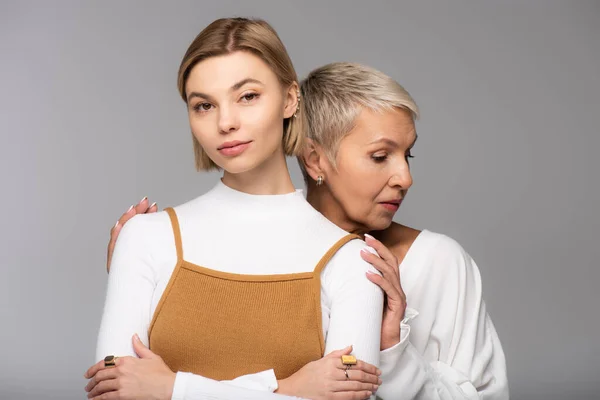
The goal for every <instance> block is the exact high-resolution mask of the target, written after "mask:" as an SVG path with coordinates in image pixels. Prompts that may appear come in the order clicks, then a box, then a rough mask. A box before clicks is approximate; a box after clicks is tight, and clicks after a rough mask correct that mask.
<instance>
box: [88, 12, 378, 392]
mask: <svg viewBox="0 0 600 400" xmlns="http://www.w3.org/2000/svg"><path fill="white" fill-rule="evenodd" d="M179 90H180V93H181V96H182V98H183V99H184V101H185V102H186V104H187V106H188V115H189V122H190V126H191V130H192V134H193V140H194V149H195V153H196V162H197V166H198V168H199V169H202V170H207V169H211V168H220V169H222V170H223V171H224V172H223V177H222V179H221V180H220V181H219V182H218V183H217V185H216V186H215V187H214V188H213V189H212V190H210V191H209V192H208V193H206V194H204V195H202V196H200V197H198V198H196V199H194V200H192V201H190V202H188V203H185V204H183V205H180V206H178V207H176V208H175V209H168V210H167V211H166V212H160V213H155V214H149V215H140V216H138V217H136V218H134V219H133V220H131V221H130V222H129V223H128V224H127V226H126V227H125V228H124V229H123V230H122V232H121V235H120V237H119V241H118V243H117V244H116V246H115V249H114V255H113V257H112V264H111V265H112V271H111V273H110V277H109V281H108V289H107V297H106V302H105V308H104V314H103V317H102V323H101V326H100V333H99V338H98V346H97V359H104V367H101V368H97V369H95V370H93V371H89V374H88V375H87V376H88V377H89V378H91V379H90V382H89V385H88V387H87V390H89V394H88V397H90V398H102V399H112V398H118V399H134V398H135V399H171V398H174V399H180V398H185V399H195V398H211V399H214V398H265V393H264V392H262V391H254V393H253V392H252V391H248V390H247V389H239V388H237V387H236V386H235V385H234V384H233V385H232V384H225V383H221V382H219V381H222V380H232V379H236V378H238V377H240V381H241V382H246V383H247V382H248V381H252V380H253V379H260V378H261V377H264V375H267V376H268V378H269V379H272V381H273V383H274V386H273V387H271V388H269V390H278V391H281V392H283V393H285V392H287V391H297V390H299V389H298V388H297V387H295V386H294V382H295V380H294V378H292V376H293V375H294V374H295V373H299V372H300V370H301V369H302V367H303V366H305V365H306V364H308V363H310V362H312V361H316V360H319V359H320V358H321V357H322V356H323V355H324V354H329V353H331V352H332V351H334V350H339V349H344V350H342V351H338V352H334V353H333V354H334V355H333V356H327V357H326V358H327V359H328V360H329V361H328V364H327V365H328V366H333V370H331V369H329V370H328V374H329V376H328V377H327V379H326V380H327V381H328V382H329V387H328V390H329V391H330V392H332V391H334V392H337V393H339V394H340V396H336V397H340V398H356V399H359V398H366V397H369V396H371V395H372V393H373V392H374V391H375V390H377V388H378V383H379V379H378V377H377V371H376V368H375V367H374V366H373V365H371V364H375V365H376V364H378V362H379V351H380V330H381V319H382V311H383V293H382V291H381V290H380V288H379V287H377V286H376V285H374V284H373V283H371V282H369V281H368V280H366V279H365V273H366V272H367V271H368V270H369V269H370V265H369V264H368V263H367V262H365V261H364V260H363V259H361V257H360V252H361V250H362V249H363V248H365V244H364V242H362V241H361V240H356V238H357V236H356V235H349V234H348V233H347V232H345V231H344V230H342V229H340V228H339V227H337V226H336V225H335V224H333V223H332V222H330V221H329V220H327V219H326V218H325V217H324V216H323V215H322V214H320V213H319V212H317V211H316V210H315V209H314V208H312V207H311V206H310V204H308V203H307V202H306V200H305V199H304V197H303V195H302V193H301V192H299V191H296V190H295V189H294V187H293V185H292V182H291V178H290V175H289V171H288V169H287V166H286V161H285V156H286V155H297V154H299V151H300V150H301V148H302V146H301V145H302V139H303V137H302V135H303V133H302V132H303V131H302V130H301V129H299V127H298V126H297V125H298V121H301V119H302V110H301V107H300V106H299V101H300V97H299V88H298V84H297V78H296V74H295V71H294V68H293V66H292V63H291V61H290V59H289V56H288V55H287V52H286V50H285V48H284V46H283V44H282V43H281V41H280V40H279V38H278V36H277V34H276V33H275V31H273V29H272V28H271V27H270V26H269V25H267V24H266V23H265V22H262V21H252V20H247V19H239V18H234V19H221V20H217V21H215V22H213V23H212V24H210V25H209V26H208V27H207V28H205V29H204V30H203V31H202V32H201V33H200V34H199V35H198V36H197V37H196V39H195V40H194V41H193V43H192V44H191V45H190V47H189V49H188V51H187V52H186V54H185V56H184V58H183V61H182V63H181V67H180V71H179ZM148 345H149V347H150V348H151V349H152V353H151V354H150V353H147V352H145V351H146V350H147V349H146V348H145V347H144V346H148ZM348 345H352V346H353V347H352V349H351V348H350V347H349V346H348ZM352 350H353V351H354V354H355V355H356V357H358V358H359V359H360V360H363V361H364V362H363V361H359V362H358V363H356V364H355V365H352V366H351V367H348V366H345V365H344V363H343V360H342V357H341V355H343V354H349V353H350V351H352ZM136 354H137V355H139V356H142V358H137V357H135V356H136ZM115 356H118V358H116V360H115ZM143 356H146V357H143ZM320 365H321V364H320ZM172 371H175V372H172ZM184 371H185V372H184ZM261 371H262V372H261ZM252 374H255V375H252ZM300 374H301V375H302V373H300ZM307 374H310V371H309V372H308V373H304V376H306V375H307ZM247 375H248V378H245V379H244V378H243V377H244V376H247ZM312 376H313V377H314V378H313V379H315V380H323V375H318V376H315V375H314V374H313V375H312ZM276 379H279V385H278V382H277V380H276ZM240 381H238V382H237V383H238V384H239V382H240ZM244 385H246V384H244ZM300 389H301V390H300V392H299V393H298V394H299V395H301V396H304V395H305V394H306V395H307V397H313V394H312V392H311V390H313V388H310V387H309V388H300ZM316 395H317V396H318V395H319V394H318V393H317V394H316ZM252 396H254V397H252Z"/></svg>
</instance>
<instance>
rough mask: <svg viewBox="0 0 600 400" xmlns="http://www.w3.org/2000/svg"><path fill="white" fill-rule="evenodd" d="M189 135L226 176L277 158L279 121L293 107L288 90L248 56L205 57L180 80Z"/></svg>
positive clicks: (293, 96)
mask: <svg viewBox="0 0 600 400" xmlns="http://www.w3.org/2000/svg"><path fill="white" fill-rule="evenodd" d="M185 89H186V95H187V103H188V115H189V120H190V126H191V129H192V133H193V134H194V136H195V137H196V139H197V140H198V142H199V143H200V145H201V146H202V148H203V149H204V151H205V152H206V154H207V155H208V156H209V157H210V159H211V160H212V161H213V162H214V163H215V164H217V165H218V166H219V167H221V168H223V169H224V170H225V171H226V172H229V173H232V174H239V173H244V172H248V171H251V170H254V169H256V168H259V167H261V166H263V165H264V164H265V163H266V162H268V161H269V159H271V158H273V157H274V156H275V155H280V154H283V145H282V137H283V119H284V118H289V117H291V116H292V115H293V114H294V112H295V107H296V92H295V91H294V90H293V87H290V88H286V89H283V88H282V85H281V84H280V82H279V80H278V79H277V76H276V75H275V73H274V72H273V71H272V70H271V68H269V66H268V65H267V64H266V63H265V62H264V61H262V60H261V59H260V58H258V57H257V56H255V55H253V54H251V53H248V52H242V51H238V52H234V53H231V54H227V55H223V56H217V57H210V58H208V59H206V60H203V61H201V62H199V63H198V64H196V65H195V66H194V67H193V68H192V70H191V71H190V74H189V77H188V80H187V82H186V87H185Z"/></svg>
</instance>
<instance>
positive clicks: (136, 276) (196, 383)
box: [96, 213, 291, 400]
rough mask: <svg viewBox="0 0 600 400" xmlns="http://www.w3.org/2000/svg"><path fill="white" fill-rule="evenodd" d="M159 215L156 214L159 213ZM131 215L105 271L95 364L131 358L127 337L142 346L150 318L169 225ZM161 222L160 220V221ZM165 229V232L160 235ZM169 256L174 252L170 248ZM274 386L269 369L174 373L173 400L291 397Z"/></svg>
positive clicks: (272, 376)
mask: <svg viewBox="0 0 600 400" xmlns="http://www.w3.org/2000/svg"><path fill="white" fill-rule="evenodd" d="M159 214H161V213H159ZM159 214H155V215H137V216H135V217H134V218H132V219H131V220H130V221H129V222H128V223H127V224H126V225H125V226H124V227H123V229H122V231H121V233H120V234H119V237H118V239H117V243H116V244H115V249H114V253H113V258H112V263H111V271H110V274H109V277H108V287H107V292H106V300H105V305H104V312H103V315H102V322H101V324H100V331H99V334H98V343H97V347H96V360H101V359H103V358H104V357H105V356H106V355H110V354H112V355H117V356H121V357H123V356H132V357H137V355H136V354H135V351H134V349H133V344H132V336H133V335H134V334H135V333H137V334H138V335H139V337H140V339H141V340H142V342H143V343H144V344H145V345H148V328H149V325H150V322H151V318H152V311H151V309H152V297H153V294H154V291H155V289H156V283H157V275H158V273H157V266H156V264H157V262H156V258H160V256H159V257H156V255H157V252H158V251H160V250H161V249H162V248H161V247H160V246H157V245H156V243H155V242H157V240H156V239H157V238H161V239H166V240H162V244H161V246H163V247H164V246H165V243H166V245H167V246H168V244H169V243H170V242H169V237H171V239H170V240H171V241H172V235H171V233H170V223H169V222H168V217H167V216H166V214H164V215H162V216H161V215H159ZM161 218H163V221H161V220H160V219H161ZM165 228H166V229H167V231H166V232H167V233H166V234H165ZM172 251H173V252H174V251H175V249H174V245H173V250H172ZM276 388H277V379H276V378H275V373H274V372H273V370H267V371H263V372H259V373H256V374H251V375H244V376H242V377H238V378H236V379H234V380H232V381H223V382H220V381H215V380H213V379H209V378H205V377H203V376H200V375H195V374H191V373H183V372H178V373H177V376H176V379H175V385H174V387H173V397H172V398H173V399H177V400H182V399H185V400H200V399H231V398H236V399H241V400H246V399H247V400H255V399H256V400H258V399H271V398H272V399H274V400H276V399H286V398H287V399H291V397H287V396H283V395H278V394H274V393H272V392H273V390H275V389H276Z"/></svg>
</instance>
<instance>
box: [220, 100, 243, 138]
mask: <svg viewBox="0 0 600 400" xmlns="http://www.w3.org/2000/svg"><path fill="white" fill-rule="evenodd" d="M218 124H219V132H221V133H222V134H228V133H231V132H234V131H237V130H238V129H239V128H240V119H239V116H238V115H237V112H236V111H235V107H232V106H224V107H221V108H220V109H219V121H218Z"/></svg>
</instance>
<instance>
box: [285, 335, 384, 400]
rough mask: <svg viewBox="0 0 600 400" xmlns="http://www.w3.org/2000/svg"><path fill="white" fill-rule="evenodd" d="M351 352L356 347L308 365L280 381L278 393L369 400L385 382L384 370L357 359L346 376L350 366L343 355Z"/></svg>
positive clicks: (326, 399)
mask: <svg viewBox="0 0 600 400" xmlns="http://www.w3.org/2000/svg"><path fill="white" fill-rule="evenodd" d="M351 352H352V346H348V347H346V348H345V349H343V350H336V351H332V352H331V353H329V354H327V355H326V356H325V357H323V358H321V359H319V360H317V361H312V362H310V363H308V364H306V365H305V366H304V367H302V368H301V369H300V370H299V371H298V372H296V373H295V374H293V375H292V376H290V377H288V378H285V379H282V380H279V381H278V383H279V388H278V389H277V390H276V393H279V394H285V395H290V396H298V397H302V398H306V399H312V400H329V399H335V400H362V399H368V398H369V397H370V396H371V395H372V394H374V393H375V391H376V390H377V388H378V387H379V385H380V384H381V379H379V375H380V374H381V371H379V370H378V369H377V367H375V366H374V365H371V364H367V363H365V362H363V361H360V360H357V364H356V365H353V366H352V368H350V369H349V370H348V378H346V374H345V373H344V370H345V369H346V367H345V366H344V365H343V364H342V359H341V357H342V356H343V355H348V354H350V353H351Z"/></svg>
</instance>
